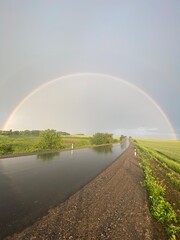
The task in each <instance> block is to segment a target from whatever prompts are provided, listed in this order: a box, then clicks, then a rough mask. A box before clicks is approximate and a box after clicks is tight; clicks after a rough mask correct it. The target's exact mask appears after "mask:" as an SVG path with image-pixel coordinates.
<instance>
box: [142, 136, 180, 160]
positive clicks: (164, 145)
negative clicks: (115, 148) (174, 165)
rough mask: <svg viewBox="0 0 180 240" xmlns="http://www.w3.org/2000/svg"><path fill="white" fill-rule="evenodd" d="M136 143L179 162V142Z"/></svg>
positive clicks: (143, 141) (144, 141) (152, 141)
mask: <svg viewBox="0 0 180 240" xmlns="http://www.w3.org/2000/svg"><path fill="white" fill-rule="evenodd" d="M138 142H139V143H140V144H142V145H143V146H145V147H148V148H150V149H152V150H155V151H157V152H160V153H161V154H164V155H165V156H167V157H169V158H171V159H174V160H176V161H178V162H180V141H177V140H145V139H138Z"/></svg>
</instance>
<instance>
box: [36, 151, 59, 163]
mask: <svg viewBox="0 0 180 240" xmlns="http://www.w3.org/2000/svg"><path fill="white" fill-rule="evenodd" d="M58 156H60V152H52V153H41V154H38V155H37V159H41V160H42V161H51V160H53V158H54V157H58Z"/></svg>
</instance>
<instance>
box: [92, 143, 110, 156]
mask: <svg viewBox="0 0 180 240" xmlns="http://www.w3.org/2000/svg"><path fill="white" fill-rule="evenodd" d="M92 149H93V151H94V152H96V153H105V154H108V153H112V145H108V146H102V147H93V148H92Z"/></svg>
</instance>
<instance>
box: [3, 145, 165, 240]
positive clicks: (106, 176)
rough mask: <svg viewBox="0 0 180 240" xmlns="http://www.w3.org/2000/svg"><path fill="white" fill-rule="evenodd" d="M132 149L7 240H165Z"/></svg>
mask: <svg viewBox="0 0 180 240" xmlns="http://www.w3.org/2000/svg"><path fill="white" fill-rule="evenodd" d="M133 150H134V149H133V147H132V146H130V147H129V148H128V150H126V151H125V152H124V153H123V154H122V155H121V156H120V157H119V158H118V159H117V160H116V161H115V162H113V163H112V164H111V165H110V166H109V167H108V168H107V169H106V170H105V171H103V172H102V173H101V174H100V175H98V176H97V177H96V178H95V179H93V180H92V181H91V182H89V183H88V184H87V185H86V186H84V187H83V188H82V189H81V190H79V191H78V192H76V193H75V194H74V195H72V196H71V197H70V198H69V199H68V200H66V201H65V202H63V203H61V204H60V205H59V206H58V207H56V208H54V209H51V210H50V211H49V213H48V214H47V215H46V216H44V217H43V218H41V219H39V220H38V221H37V222H36V223H35V224H33V225H32V226H30V227H28V228H26V229H25V230H24V231H22V232H21V233H19V234H15V235H14V236H12V237H8V238H6V239H8V240H13V239H14V240H15V239H17V240H20V239H21V240H22V239H23V240H25V239H38V240H41V239H43V240H45V239H47V240H48V239H89V240H91V239H123V240H130V239H132V240H136V239H137V240H139V239H145V240H152V239H158V238H159V237H163V239H166V238H165V237H164V236H161V234H162V233H161V232H160V230H157V225H156V223H154V221H153V220H152V218H151V216H150V213H149V209H148V203H147V196H146V192H145V190H144V189H143V187H142V185H141V182H142V181H143V172H142V169H141V168H140V167H139V164H138V162H137V159H136V158H135V157H134V151H133Z"/></svg>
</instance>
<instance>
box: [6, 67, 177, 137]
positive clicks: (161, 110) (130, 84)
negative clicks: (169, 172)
mask: <svg viewBox="0 0 180 240" xmlns="http://www.w3.org/2000/svg"><path fill="white" fill-rule="evenodd" d="M78 76H92V77H103V78H111V79H113V80H116V81H120V82H122V83H125V84H127V85H128V86H130V87H132V88H134V89H136V90H137V91H138V92H140V93H141V94H143V95H144V96H145V97H146V98H147V99H148V100H149V101H150V102H151V103H152V104H153V105H154V106H155V107H156V108H157V109H158V111H159V112H160V113H161V115H162V116H163V118H164V120H165V121H166V123H167V124H168V126H169V128H170V129H171V130H172V133H173V138H174V139H177V136H176V131H175V129H174V127H173V125H172V123H171V122H170V120H169V118H168V117H167V115H166V114H165V112H164V111H163V109H162V108H161V107H160V106H159V105H158V104H157V102H156V101H155V100H154V99H153V98H152V97H150V96H149V95H148V94H147V93H146V92H145V91H144V90H142V89H141V88H139V87H137V86H136V85H134V84H132V83H130V82H128V81H126V80H124V79H121V78H119V77H117V76H114V75H110V74H104V73H91V72H84V73H74V74H68V75H63V76H61V77H58V78H55V79H51V80H49V81H48V82H46V83H44V84H42V85H40V86H39V87H37V88H36V89H34V90H33V91H32V92H30V93H29V94H28V95H27V96H26V97H25V98H23V99H22V100H21V101H20V103H19V104H18V105H17V106H16V107H15V108H14V110H13V111H12V112H11V114H10V116H9V117H8V119H7V120H6V121H5V123H4V125H3V130H7V129H8V124H9V123H10V121H11V120H12V119H13V117H14V115H15V114H16V112H17V111H18V110H19V109H20V108H21V106H22V105H23V104H24V103H25V102H26V101H27V100H28V99H29V98H30V97H32V96H33V95H34V94H35V93H37V92H38V91H40V90H41V89H43V88H44V87H47V86H48V85H50V84H53V83H54V82H56V81H60V80H62V79H68V78H72V77H78Z"/></svg>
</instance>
